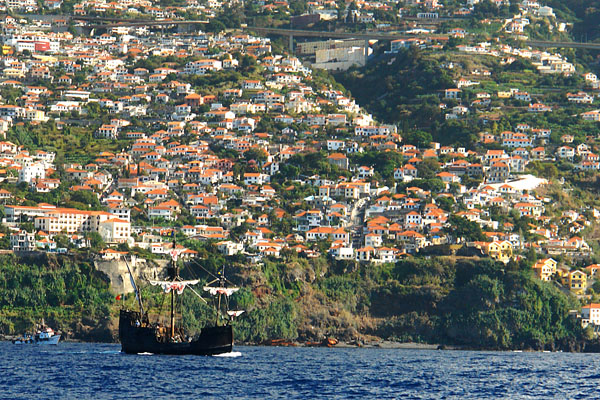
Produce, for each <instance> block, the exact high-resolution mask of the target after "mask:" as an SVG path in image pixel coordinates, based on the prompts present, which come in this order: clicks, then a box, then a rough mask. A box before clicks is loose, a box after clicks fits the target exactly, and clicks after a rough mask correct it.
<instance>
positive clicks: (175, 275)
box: [169, 231, 179, 340]
mask: <svg viewBox="0 0 600 400" xmlns="http://www.w3.org/2000/svg"><path fill="white" fill-rule="evenodd" d="M172 234H173V250H172V251H171V268H169V279H170V280H171V281H172V282H175V281H176V280H177V279H179V269H178V268H177V250H176V249H175V231H172ZM174 337H175V290H171V340H173V338H174Z"/></svg>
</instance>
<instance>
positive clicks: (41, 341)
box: [13, 334, 60, 345]
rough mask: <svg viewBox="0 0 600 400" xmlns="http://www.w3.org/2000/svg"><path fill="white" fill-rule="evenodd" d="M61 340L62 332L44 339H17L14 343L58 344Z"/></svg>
mask: <svg viewBox="0 0 600 400" xmlns="http://www.w3.org/2000/svg"><path fill="white" fill-rule="evenodd" d="M59 340H60V334H58V335H53V336H51V337H49V338H44V339H37V338H30V339H17V340H14V341H13V343H14V344H41V345H57V344H58V342H59Z"/></svg>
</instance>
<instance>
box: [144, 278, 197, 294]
mask: <svg viewBox="0 0 600 400" xmlns="http://www.w3.org/2000/svg"><path fill="white" fill-rule="evenodd" d="M198 282H199V281H198V280H194V281H150V284H151V285H152V286H160V287H161V289H162V290H163V291H164V292H165V293H169V292H170V291H171V290H173V291H175V292H177V294H182V293H183V291H184V289H185V287H186V286H188V285H196V284H198Z"/></svg>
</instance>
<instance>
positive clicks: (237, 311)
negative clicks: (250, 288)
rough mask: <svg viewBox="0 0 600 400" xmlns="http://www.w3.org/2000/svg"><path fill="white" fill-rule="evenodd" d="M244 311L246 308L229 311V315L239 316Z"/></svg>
mask: <svg viewBox="0 0 600 400" xmlns="http://www.w3.org/2000/svg"><path fill="white" fill-rule="evenodd" d="M243 313H244V310H235V311H227V315H229V316H230V317H239V316H240V315H242V314H243Z"/></svg>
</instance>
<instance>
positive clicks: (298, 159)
mask: <svg viewBox="0 0 600 400" xmlns="http://www.w3.org/2000/svg"><path fill="white" fill-rule="evenodd" d="M13 3H14V4H13ZM187 3H188V4H187V6H186V7H166V8H162V7H161V8H156V7H154V4H153V2H150V1H130V2H125V3H123V2H121V3H114V2H112V3H108V2H101V1H98V2H96V1H83V2H79V3H75V4H74V5H73V13H74V15H79V16H84V15H87V14H88V13H93V14H94V15H103V14H105V13H108V12H116V13H120V12H125V10H127V12H129V13H133V14H135V15H150V16H152V17H153V18H177V17H181V16H182V15H183V13H184V12H194V13H196V14H198V15H201V16H205V17H214V16H216V15H217V14H218V12H219V10H220V9H222V8H223V7H224V4H222V2H212V1H209V2H208V3H207V4H200V3H199V2H192V1H188V2H187ZM404 3H406V4H405V6H404V8H401V9H400V14H403V15H405V16H406V15H412V14H414V13H415V12H416V11H419V12H421V13H422V14H421V15H420V16H419V15H416V17H417V18H422V19H436V18H438V17H439V15H441V14H443V13H444V12H445V11H444V7H443V5H442V4H441V3H442V2H439V3H438V1H435V0H432V1H409V2H404ZM413 3H414V4H413ZM477 3H478V1H471V0H469V1H466V2H464V4H463V5H462V7H460V8H458V9H455V10H453V11H452V15H453V16H466V15H469V14H470V13H471V12H472V11H473V10H474V6H475V5H476V4H477ZM494 3H498V5H502V4H503V3H505V1H503V0H497V1H495V2H494ZM506 3H508V2H506ZM511 3H512V2H511ZM41 4H43V7H45V8H48V9H50V10H52V9H57V10H60V9H61V7H62V5H63V4H64V3H63V2H62V1H60V0H58V1H50V0H46V1H45V2H42V3H41ZM41 4H40V3H36V2H31V1H25V0H23V1H15V2H11V3H7V5H6V9H7V10H9V9H15V10H19V11H20V12H22V13H24V14H23V16H22V17H18V18H15V17H13V16H11V15H10V14H7V15H5V16H4V17H3V18H2V20H1V21H0V25H1V27H2V33H3V47H2V56H1V58H0V76H1V80H0V95H1V104H0V132H1V135H2V137H3V139H2V141H1V142H0V168H2V169H1V170H0V179H1V180H2V183H1V184H0V199H1V200H2V204H3V207H2V208H3V215H2V218H3V219H2V226H3V233H2V241H1V242H0V244H1V245H2V246H3V249H4V251H9V252H11V251H12V252H17V253H27V252H47V253H57V254H69V253H72V252H78V251H82V250H84V249H90V248H93V249H94V250H95V251H97V254H96V257H98V258H101V259H106V260H110V259H119V258H121V257H123V256H126V255H127V254H134V253H135V254H137V255H138V256H141V257H146V258H165V259H166V258H169V257H171V256H172V255H173V254H177V255H178V257H181V258H194V257H197V256H198V254H199V251H201V250H202V249H205V250H206V249H211V250H215V251H218V252H219V253H221V254H222V255H223V256H224V257H226V258H230V259H236V260H244V262H248V263H253V264H257V263H260V262H262V261H263V260H285V259H286V258H287V257H289V256H290V254H294V255H297V256H298V257H303V258H309V259H311V258H326V259H328V260H332V261H345V262H348V263H349V264H352V265H354V266H355V268H358V266H361V265H362V266H368V265H376V264H385V263H395V262H396V261H398V260H401V259H405V258H410V257H419V256H431V255H448V256H456V257H481V258H484V257H489V258H491V259H493V260H496V261H500V262H502V263H505V264H509V263H511V262H518V261H519V260H521V259H523V258H527V257H533V258H535V262H534V263H533V267H532V268H533V270H534V273H535V275H536V277H537V278H538V279H539V280H541V281H554V282H556V284H557V285H559V286H560V288H561V289H562V290H564V291H566V292H570V293H571V294H573V295H574V296H576V297H579V298H580V299H582V301H584V303H585V300H586V299H591V298H592V295H593V294H594V293H598V292H599V291H596V292H594V290H595V289H593V288H596V286H594V284H595V282H596V272H597V271H598V269H600V265H598V264H596V263H595V261H594V260H597V258H596V257H597V253H596V252H595V250H596V251H597V246H598V243H597V241H598V236H597V235H598V225H597V221H598V219H599V218H600V207H597V206H594V205H590V204H591V203H585V202H584V203H580V202H575V201H568V200H565V198H566V197H568V196H569V192H572V196H574V197H576V196H577V195H576V194H575V192H574V190H578V189H576V188H574V186H573V185H572V184H571V183H570V182H569V179H565V175H568V174H573V175H575V174H577V175H581V176H582V177H585V178H590V177H593V176H595V175H594V174H597V173H598V170H600V155H599V154H600V153H599V152H600V145H599V144H598V141H597V137H589V136H586V134H585V128H586V127H591V126H596V124H597V123H598V122H599V121H600V110H598V109H595V108H594V107H595V105H594V100H597V97H598V93H599V90H600V80H598V78H597V76H596V75H595V74H594V73H593V72H592V71H590V70H582V69H580V68H579V67H578V66H579V64H577V63H576V62H575V61H574V60H571V59H570V58H569V57H567V56H565V55H561V54H560V53H559V51H561V50H560V49H558V50H556V51H555V50H554V49H553V50H552V51H551V50H549V49H538V48H532V47H528V46H523V45H520V44H519V43H517V42H515V41H514V40H512V39H511V38H513V39H514V38H515V37H516V38H517V39H518V40H521V39H522V38H521V36H523V35H525V34H526V33H527V29H528V28H527V26H529V25H530V23H535V21H536V20H540V19H542V20H544V21H547V22H548V25H547V26H548V27H550V28H549V29H551V30H554V31H556V32H563V31H565V30H566V29H568V26H565V24H564V23H561V22H560V21H557V20H556V17H555V15H554V13H553V10H552V9H551V8H550V7H547V6H544V5H542V4H539V3H537V2H534V1H522V2H520V3H519V4H518V7H517V8H516V9H513V8H511V10H512V11H514V12H515V14H514V15H513V17H512V18H508V19H506V20H501V21H490V25H493V26H497V27H498V29H499V32H500V33H501V34H502V35H506V38H507V39H506V41H504V42H503V41H501V40H500V39H498V38H496V40H495V41H478V38H479V36H478V35H476V34H475V33H474V32H469V30H468V29H466V28H462V27H456V28H451V29H447V30H446V31H445V32H438V31H435V30H430V31H427V32H426V31H424V30H423V29H421V30H420V31H419V32H415V33H418V35H415V37H414V38H408V39H398V40H394V41H391V43H386V44H382V43H379V44H378V45H382V46H383V52H384V53H385V54H387V56H389V57H402V54H404V53H403V52H406V51H413V50H415V49H418V51H422V52H428V51H431V52H434V53H435V52H438V51H441V50H442V49H444V52H445V54H446V55H447V57H446V61H443V62H441V61H440V66H441V68H442V69H444V70H445V71H446V72H447V73H448V74H449V75H450V76H452V78H453V79H452V84H451V85H448V87H445V88H443V89H441V90H437V91H436V92H435V93H433V94H434V95H435V96H437V99H438V102H437V108H438V110H439V112H440V113H441V115H443V120H444V121H450V122H452V121H456V122H457V123H458V122H461V121H469V123H471V122H472V123H476V124H478V125H477V126H478V128H479V129H478V133H477V137H476V138H475V139H474V141H473V142H472V143H467V142H466V141H465V142H464V143H465V144H464V145H462V146H461V145H460V143H461V141H460V140H458V141H456V143H454V144H444V143H441V142H436V141H435V140H433V139H431V137H429V139H427V138H425V139H423V138H422V137H418V135H419V132H417V133H415V132H413V131H410V130H407V128H406V127H404V126H402V125H401V124H392V123H386V122H384V121H379V120H378V119H377V118H376V117H374V116H373V114H372V113H370V112H369V111H367V110H366V109H365V108H363V107H361V105H360V104H358V102H357V100H356V98H355V97H353V96H352V95H351V94H350V93H349V92H348V91H347V90H346V89H344V88H343V87H341V85H340V84H338V83H337V82H336V81H335V80H334V79H333V78H332V76H331V75H330V74H328V73H327V72H324V71H323V70H322V68H325V69H331V70H336V69H347V68H350V66H351V65H352V64H353V62H354V61H352V60H358V61H357V63H358V64H359V65H360V63H365V62H366V61H365V57H364V54H365V51H366V54H367V57H366V59H367V60H368V56H369V54H371V53H372V52H373V51H374V50H375V48H376V47H377V46H376V43H374V42H372V43H371V45H372V47H373V48H370V49H366V50H365V48H364V47H363V48H361V49H359V51H358V52H357V49H356V46H352V45H349V46H345V45H343V42H344V41H343V40H342V41H333V40H332V41H324V42H327V43H326V44H323V45H321V46H322V47H329V48H330V49H333V48H335V46H339V49H343V51H342V52H340V51H337V52H334V53H331V54H329V53H327V54H325V53H319V51H321V50H315V51H314V52H312V53H311V54H316V61H315V62H314V63H313V64H312V65H311V63H310V62H307V61H306V60H305V59H303V58H302V56H301V53H302V51H303V50H301V49H302V46H300V50H299V51H298V54H295V53H294V52H290V51H287V50H286V49H284V48H282V46H281V44H279V43H274V42H273V41H272V39H270V38H267V37H260V36H256V35H253V34H251V33H249V32H247V31H246V30H223V31H220V32H208V31H206V32H203V31H197V30H196V31H193V32H185V31H181V32H179V31H176V32H171V33H170V34H168V35H166V34H163V32H161V31H160V30H155V29H149V28H148V27H113V28H108V29H107V30H106V32H104V33H101V34H96V33H94V32H92V33H91V34H90V35H86V34H82V33H81V32H78V31H77V30H76V29H70V28H69V29H67V27H68V26H69V25H70V27H73V28H75V27H81V26H83V23H82V24H81V26H78V25H76V24H73V22H68V21H66V20H63V19H61V18H58V17H57V18H38V17H36V15H34V14H31V15H28V14H27V13H34V12H37V11H39V7H40V6H41ZM308 5H309V7H310V9H311V12H310V13H309V12H308V11H307V13H308V14H307V15H317V16H318V20H319V21H323V20H328V19H330V18H333V12H331V8H330V7H333V6H335V4H333V2H323V1H318V2H308ZM356 5H357V8H356V9H352V10H348V14H347V15H346V18H352V20H353V21H359V22H361V23H374V24H376V23H377V21H376V20H375V18H374V17H373V15H374V14H373V12H372V10H380V9H383V10H384V11H385V10H386V9H388V10H389V7H390V6H389V5H388V3H387V2H370V1H361V2H356ZM261 8H262V12H267V11H268V10H270V12H273V10H282V9H286V8H288V9H289V6H288V4H287V2H285V1H275V2H271V1H266V2H265V1H263V2H261ZM136 13H137V14H136ZM423 13H425V14H423ZM304 17H305V20H309V19H310V18H308V17H307V16H304ZM311 18H312V17H311ZM335 18H336V19H337V18H339V17H338V13H337V11H336V12H335ZM312 20H313V22H314V18H313V19H312ZM297 23H298V24H300V23H302V20H298V21H297ZM298 26H299V25H298ZM409 33H410V32H409ZM456 40H459V41H460V42H457V43H458V44H454V45H452V46H450V43H449V42H452V41H456ZM334 42H335V43H334ZM307 43H313V44H314V43H317V42H307ZM336 43H337V44H336ZM353 44H356V43H353ZM303 46H304V48H306V47H308V45H307V44H306V43H303ZM315 46H316V47H318V46H317V45H315ZM363 46H364V45H363ZM306 51H307V52H308V50H306ZM415 51H416V50H415ZM342 53H343V54H342ZM352 54H354V55H356V54H358V55H359V57H355V58H352V57H354V56H353V55H352ZM471 56H472V57H479V58H480V59H481V60H483V61H482V62H477V61H473V60H478V59H475V58H472V59H471V60H470V61H468V62H467V61H465V60H466V59H465V57H471ZM344 57H346V58H344ZM347 57H350V58H347ZM342 59H343V60H345V61H343V62H342V61H340V60H342ZM330 62H332V63H333V64H335V65H332V66H329V65H328V64H327V63H330ZM340 63H341V64H340ZM511 65H512V66H513V67H514V68H517V67H518V66H519V65H521V66H523V67H522V68H523V69H524V70H526V71H525V72H523V74H525V75H526V76H527V77H528V78H530V77H531V79H529V80H527V79H522V80H519V81H512V80H508V81H507V80H502V79H501V74H500V73H499V72H497V71H495V70H494V69H493V68H492V67H494V66H502V68H511ZM330 67H331V68H330ZM544 76H553V77H558V78H557V79H562V80H564V81H565V82H567V81H568V82H570V83H573V86H571V87H569V88H568V89H565V92H566V93H564V95H563V93H562V92H559V91H556V90H554V89H552V88H548V87H536V86H535V85H532V83H531V82H534V81H535V79H538V78H540V77H544ZM353 94H354V95H357V93H353ZM504 111H506V112H507V113H508V112H510V113H512V114H511V118H512V121H513V122H514V123H513V124H512V125H510V126H509V125H507V124H503V123H502V122H501V114H502V113H503V112H504ZM559 112H563V113H568V114H569V118H570V119H569V121H571V120H572V121H574V122H573V123H577V124H581V127H582V129H581V131H578V132H577V133H575V132H573V133H572V134H571V133H565V132H563V131H559V132H557V131H556V129H553V128H552V127H550V125H551V124H550V123H549V121H550V120H551V117H550V116H552V115H553V114H555V113H559ZM552 123H554V122H552ZM582 132H583V133H582ZM557 166H559V167H560V168H559V169H557ZM596 182H597V181H596ZM592 185H593V183H592ZM561 200H565V201H561ZM173 237H177V242H178V243H176V242H175V241H173ZM590 290H591V291H590ZM586 307H587V308H586ZM586 307H584V308H583V311H582V313H583V314H582V316H581V318H582V320H583V321H584V322H583V323H584V325H587V324H593V325H595V326H600V313H597V312H592V313H591V314H590V310H600V304H595V303H593V304H592V305H590V306H586ZM590 307H591V308H590ZM590 315H593V317H592V316H590Z"/></svg>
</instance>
